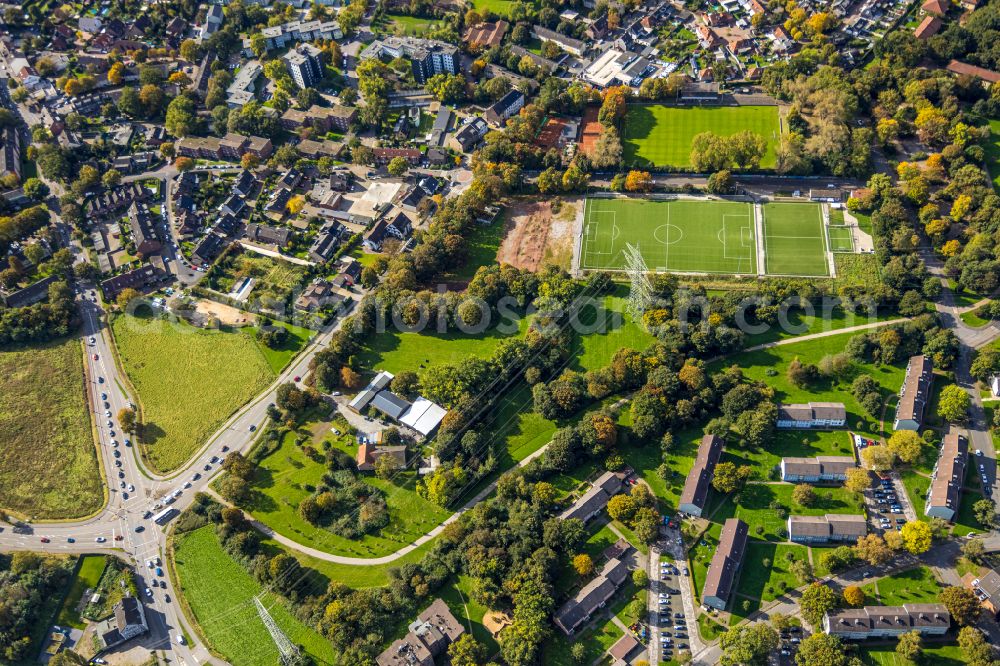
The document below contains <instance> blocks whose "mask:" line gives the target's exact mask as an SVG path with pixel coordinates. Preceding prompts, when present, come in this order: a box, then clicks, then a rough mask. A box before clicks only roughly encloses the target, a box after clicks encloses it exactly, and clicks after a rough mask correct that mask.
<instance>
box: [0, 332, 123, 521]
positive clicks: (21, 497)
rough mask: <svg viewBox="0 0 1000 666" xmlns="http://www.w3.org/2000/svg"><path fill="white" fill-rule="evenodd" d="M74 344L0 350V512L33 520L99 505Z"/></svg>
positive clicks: (76, 515) (70, 514)
mask: <svg viewBox="0 0 1000 666" xmlns="http://www.w3.org/2000/svg"><path fill="white" fill-rule="evenodd" d="M83 381H84V376H83V352H82V351H81V347H80V341H79V340H78V339H76V338H67V339H65V340H62V341H56V342H48V343H45V344H37V345H30V346H26V347H18V348H13V349H7V350H3V351H0V433H3V435H2V441H3V446H2V447H0V507H2V508H4V509H7V510H10V511H14V512H17V513H19V514H24V515H26V516H28V517H32V518H36V519H54V518H79V517H82V516H86V515H88V514H91V513H93V512H95V511H97V510H98V509H100V508H101V505H102V504H103V503H104V484H103V481H102V479H101V473H100V465H99V464H98V461H97V449H96V447H95V445H94V436H93V431H92V429H91V422H90V416H89V414H88V412H89V407H88V404H87V399H86V394H85V393H84V385H83Z"/></svg>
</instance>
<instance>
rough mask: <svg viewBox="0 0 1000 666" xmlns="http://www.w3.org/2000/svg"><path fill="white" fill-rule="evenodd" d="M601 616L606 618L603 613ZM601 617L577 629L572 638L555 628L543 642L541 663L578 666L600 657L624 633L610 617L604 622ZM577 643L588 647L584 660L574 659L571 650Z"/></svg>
mask: <svg viewBox="0 0 1000 666" xmlns="http://www.w3.org/2000/svg"><path fill="white" fill-rule="evenodd" d="M599 617H600V618H601V619H603V618H604V616H603V615H601V616H599ZM601 619H598V620H596V621H594V620H592V621H591V623H590V624H588V625H587V626H586V628H585V629H582V630H579V631H577V633H575V634H574V635H573V637H572V639H571V638H570V637H568V636H566V634H564V633H563V632H561V631H559V630H557V629H553V630H552V633H551V635H550V637H549V639H548V640H547V641H545V642H544V643H542V658H541V661H540V663H542V664H545V666H578V665H579V664H591V663H593V662H595V661H597V660H598V659H600V658H601V657H602V656H603V655H604V653H605V652H607V651H608V648H610V647H611V646H612V645H614V644H615V642H617V641H618V639H619V638H621V637H622V635H623V632H622V630H621V629H619V628H618V626H617V625H616V624H615V623H614V622H613V621H612V620H610V619H608V620H607V621H606V622H604V623H603V624H602V623H601ZM577 643H581V644H583V646H584V647H585V649H586V654H585V655H584V658H583V660H582V661H576V660H575V659H573V655H572V653H571V652H570V650H572V648H573V646H574V645H575V644H577ZM609 663H610V662H609Z"/></svg>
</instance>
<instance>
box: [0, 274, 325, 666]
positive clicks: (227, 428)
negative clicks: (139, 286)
mask: <svg viewBox="0 0 1000 666" xmlns="http://www.w3.org/2000/svg"><path fill="white" fill-rule="evenodd" d="M91 293H93V292H90V291H89V290H87V291H86V295H84V294H81V295H80V296H79V297H78V303H79V308H80V312H81V316H82V319H83V326H82V329H81V334H82V338H83V343H84V345H85V348H86V361H87V365H86V372H87V377H88V379H87V394H88V397H89V399H90V402H91V408H92V410H93V412H94V418H95V423H96V429H97V435H98V446H99V448H100V457H101V464H102V467H103V470H104V473H105V476H106V483H107V487H108V493H109V501H108V503H107V505H106V506H105V508H104V509H103V510H102V511H101V512H100V513H99V514H97V515H96V516H93V517H90V518H87V519H83V520H77V521H69V522H60V523H44V524H43V523H39V524H34V525H33V526H32V531H31V533H30V534H15V533H14V531H13V530H11V529H5V530H4V531H3V532H0V550H3V551H8V552H9V551H12V550H35V551H38V550H43V551H48V552H58V553H92V552H107V553H111V554H114V555H116V556H118V557H122V558H123V559H126V560H128V561H130V562H133V563H135V565H136V574H137V576H138V577H139V579H140V581H141V584H140V588H145V587H146V586H147V585H148V586H149V588H150V591H151V594H152V598H149V597H147V598H146V602H147V609H148V611H147V612H148V614H149V616H150V629H151V637H150V638H149V639H148V640H146V641H145V644H146V645H147V646H149V647H151V648H152V649H157V650H166V651H169V652H172V654H173V658H174V659H176V660H178V661H179V662H181V663H184V664H187V665H188V666H191V664H197V663H205V662H214V663H222V662H219V660H217V659H214V658H213V657H211V655H210V654H209V653H208V650H207V649H205V647H204V646H201V645H194V646H190V645H189V646H182V645H178V644H177V642H176V640H175V637H176V636H177V634H178V633H180V632H181V631H185V627H186V626H187V625H186V623H185V622H184V620H183V617H182V614H181V612H180V609H179V607H178V604H177V603H176V601H175V599H174V598H173V595H172V589H171V586H170V584H169V583H166V579H158V580H162V581H164V583H165V585H164V586H163V587H160V586H157V587H153V586H152V585H151V582H150V581H151V580H152V578H154V574H153V572H152V571H151V570H150V569H149V568H148V567H146V566H145V562H146V561H147V560H149V559H153V558H156V557H160V558H163V557H164V555H165V548H166V534H165V531H164V528H161V527H160V526H158V525H156V524H155V523H153V522H152V520H151V519H150V518H147V517H146V516H147V515H150V512H152V513H155V512H156V511H157V510H158V509H160V508H162V507H163V506H164V502H165V500H166V499H167V498H168V496H169V495H171V494H173V493H178V492H179V495H178V496H177V498H176V499H175V500H174V501H173V504H172V505H173V507H175V508H176V509H178V510H179V511H183V510H184V509H185V508H187V507H188V506H189V505H190V504H191V502H192V501H193V499H194V495H195V493H196V492H199V491H205V490H207V489H208V484H209V482H210V481H211V480H212V478H213V477H214V476H215V475H216V474H217V473H218V472H219V471H220V469H221V468H220V467H219V466H218V465H217V464H216V463H213V462H212V460H211V458H212V457H213V456H220V457H221V456H222V455H224V452H225V450H229V451H244V452H245V451H246V450H248V449H249V448H250V446H251V445H252V443H253V439H254V437H255V435H254V432H253V431H257V430H259V429H260V428H261V427H262V426H263V425H264V423H265V421H266V420H267V407H268V405H269V404H270V403H271V402H273V401H274V400H275V391H276V389H277V387H278V385H280V384H282V383H284V382H287V381H291V380H292V378H293V377H295V376H305V375H306V374H307V372H308V367H309V362H310V360H311V359H312V357H313V355H314V354H315V353H316V352H317V351H318V350H321V349H323V348H325V347H326V346H327V344H328V342H329V339H330V336H331V334H332V333H333V331H335V330H336V329H337V328H338V327H339V326H340V321H342V320H337V322H336V323H335V324H333V325H330V326H328V327H327V328H326V329H324V330H323V331H321V332H320V333H319V334H318V335H317V336H315V337H314V339H313V341H312V342H311V343H310V344H309V346H308V347H307V348H306V349H305V350H304V351H303V352H302V353H301V354H300V355H299V356H298V357H297V358H296V359H295V360H294V361H293V362H292V363H291V364H290V365H289V366H288V368H286V369H285V371H284V372H282V373H281V375H280V376H279V377H278V378H277V379H276V380H275V382H274V383H273V384H272V385H271V386H270V387H269V388H268V389H267V390H266V391H265V392H264V393H263V394H261V395H260V396H258V397H257V398H256V399H255V400H254V401H253V402H251V403H250V404H248V405H246V406H244V407H243V408H242V409H241V410H239V411H238V412H237V413H236V414H234V415H233V416H232V417H231V418H230V419H229V420H228V421H227V422H226V423H225V424H224V425H223V427H222V428H221V429H220V430H219V431H218V432H216V433H215V435H213V436H212V438H211V439H210V440H209V441H208V443H206V445H205V446H204V447H203V448H202V449H201V451H199V452H198V453H197V454H196V455H195V456H194V457H193V458H192V460H191V461H190V462H189V463H188V464H187V465H185V466H184V467H183V468H182V469H181V470H178V471H175V472H173V473H172V474H170V475H158V474H155V473H153V472H151V471H150V470H148V469H147V467H146V466H145V465H144V464H143V463H142V461H141V460H140V456H139V455H138V451H137V449H136V447H134V446H127V445H126V444H125V439H126V437H127V435H125V434H124V433H122V432H121V431H120V427H119V426H118V424H117V414H118V411H119V410H120V409H122V408H123V407H127V406H129V405H130V404H131V398H130V397H129V395H128V394H127V392H126V388H125V387H126V386H127V381H126V380H125V379H124V378H123V376H122V375H121V374H120V372H119V368H118V367H117V366H116V364H115V361H114V356H113V353H112V340H111V337H110V335H109V334H108V332H107V329H106V325H105V323H104V320H103V311H102V310H101V308H100V306H99V304H98V303H96V302H94V301H92V300H91V298H90V295H91ZM91 339H93V342H91ZM105 403H107V406H105ZM107 412H110V413H111V416H110V418H109V417H108V415H107ZM109 422H110V423H111V425H110V426H109V425H108V424H109ZM251 427H252V428H253V431H251ZM116 442H117V446H116V445H115V443H116ZM115 452H119V456H117V457H116V456H115ZM116 462H120V463H121V465H120V467H119V466H118V465H117V464H116ZM196 474H197V475H198V478H195V475H196ZM122 483H124V484H125V487H124V488H122ZM126 495H127V496H126ZM42 538H46V539H49V542H48V543H43V542H42V541H41V539H42ZM174 582H176V581H174ZM186 634H187V635H188V636H189V637H191V638H194V637H195V634H194V632H192V631H186Z"/></svg>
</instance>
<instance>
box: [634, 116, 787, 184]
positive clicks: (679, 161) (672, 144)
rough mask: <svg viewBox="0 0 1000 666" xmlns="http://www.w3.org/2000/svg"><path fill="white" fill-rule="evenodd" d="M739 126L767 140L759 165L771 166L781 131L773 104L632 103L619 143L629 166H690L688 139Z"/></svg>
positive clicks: (732, 131) (722, 133)
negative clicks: (675, 105) (697, 105)
mask: <svg viewBox="0 0 1000 666" xmlns="http://www.w3.org/2000/svg"><path fill="white" fill-rule="evenodd" d="M741 130H750V131H752V132H755V133H757V134H759V135H761V136H762V137H764V139H765V140H766V141H767V153H766V154H765V155H764V158H763V159H762V160H761V162H760V166H761V167H762V168H765V169H766V168H770V167H773V166H774V151H775V147H776V146H777V144H778V137H779V136H780V134H781V122H780V121H779V119H778V107H776V106H709V107H673V106H661V105H656V104H649V105H646V104H643V105H633V106H630V107H629V109H628V115H626V116H625V124H624V130H623V132H622V143H623V147H624V149H625V164H626V165H629V166H673V167H688V166H691V141H692V139H694V137H695V136H696V135H698V134H701V133H702V132H714V133H716V134H718V135H720V136H729V135H730V134H735V133H736V132H739V131H741Z"/></svg>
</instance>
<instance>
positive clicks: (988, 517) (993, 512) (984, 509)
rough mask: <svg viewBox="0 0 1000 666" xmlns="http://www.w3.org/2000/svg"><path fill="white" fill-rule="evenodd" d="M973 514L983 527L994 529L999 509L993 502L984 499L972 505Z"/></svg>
mask: <svg viewBox="0 0 1000 666" xmlns="http://www.w3.org/2000/svg"><path fill="white" fill-rule="evenodd" d="M972 514H973V515H974V516H975V517H976V520H978V521H979V524H980V525H982V526H983V527H987V528H992V527H995V526H996V523H997V507H996V504H994V503H993V500H991V499H987V498H983V499H981V500H976V503H975V504H973V505H972Z"/></svg>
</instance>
